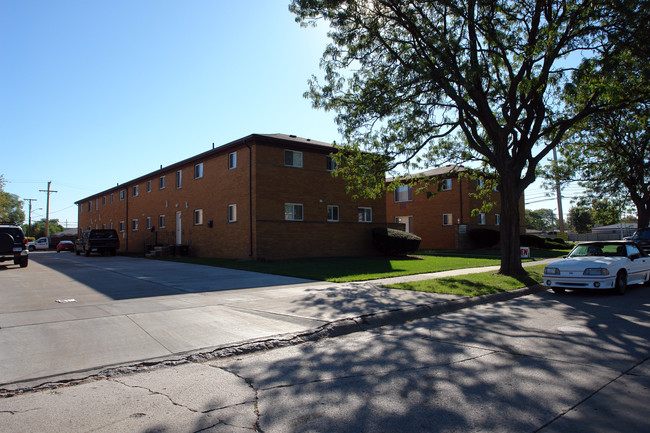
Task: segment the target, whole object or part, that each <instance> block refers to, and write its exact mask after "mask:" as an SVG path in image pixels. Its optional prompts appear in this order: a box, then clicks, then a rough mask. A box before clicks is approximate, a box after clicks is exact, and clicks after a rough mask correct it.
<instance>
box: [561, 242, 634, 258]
mask: <svg viewBox="0 0 650 433" xmlns="http://www.w3.org/2000/svg"><path fill="white" fill-rule="evenodd" d="M592 256H601V257H602V256H606V257H627V250H626V248H625V245H623V244H584V245H578V246H576V247H575V248H574V249H573V251H571V254H569V257H592Z"/></svg>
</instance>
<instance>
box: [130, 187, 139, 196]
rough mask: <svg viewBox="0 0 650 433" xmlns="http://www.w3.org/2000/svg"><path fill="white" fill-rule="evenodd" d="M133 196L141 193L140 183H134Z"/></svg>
mask: <svg viewBox="0 0 650 433" xmlns="http://www.w3.org/2000/svg"><path fill="white" fill-rule="evenodd" d="M132 191H133V197H137V196H139V195H140V185H133V189H132Z"/></svg>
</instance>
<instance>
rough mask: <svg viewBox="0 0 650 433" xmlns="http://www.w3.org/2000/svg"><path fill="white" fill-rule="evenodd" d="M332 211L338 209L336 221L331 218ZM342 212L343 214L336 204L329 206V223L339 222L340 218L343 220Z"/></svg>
mask: <svg viewBox="0 0 650 433" xmlns="http://www.w3.org/2000/svg"><path fill="white" fill-rule="evenodd" d="M330 209H336V219H334V218H330ZM340 212H341V210H340V209H339V207H338V205H335V204H331V205H327V222H330V223H337V222H339V221H340V218H341V214H340Z"/></svg>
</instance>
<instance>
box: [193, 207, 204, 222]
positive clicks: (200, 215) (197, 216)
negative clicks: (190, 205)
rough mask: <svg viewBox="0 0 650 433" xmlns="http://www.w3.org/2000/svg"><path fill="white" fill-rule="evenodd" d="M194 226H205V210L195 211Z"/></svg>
mask: <svg viewBox="0 0 650 433" xmlns="http://www.w3.org/2000/svg"><path fill="white" fill-rule="evenodd" d="M194 225H195V226H201V225H203V209H194Z"/></svg>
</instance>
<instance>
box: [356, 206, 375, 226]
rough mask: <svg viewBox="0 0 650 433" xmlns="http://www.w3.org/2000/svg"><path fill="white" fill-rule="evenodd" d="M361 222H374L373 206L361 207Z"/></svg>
mask: <svg viewBox="0 0 650 433" xmlns="http://www.w3.org/2000/svg"><path fill="white" fill-rule="evenodd" d="M359 222H360V223H371V222H372V208H371V207H360V208H359Z"/></svg>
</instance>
